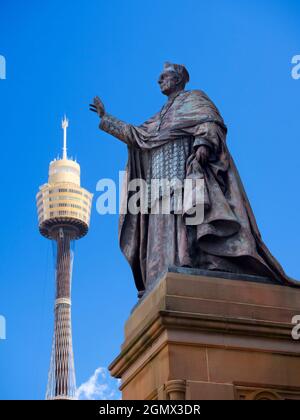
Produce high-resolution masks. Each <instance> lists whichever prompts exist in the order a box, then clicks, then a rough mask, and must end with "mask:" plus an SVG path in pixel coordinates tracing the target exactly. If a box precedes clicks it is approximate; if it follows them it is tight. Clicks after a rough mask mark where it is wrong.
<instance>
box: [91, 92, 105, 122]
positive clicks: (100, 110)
mask: <svg viewBox="0 0 300 420" xmlns="http://www.w3.org/2000/svg"><path fill="white" fill-rule="evenodd" d="M90 111H93V112H96V113H97V114H98V115H99V117H100V118H102V117H103V115H104V114H105V108H104V105H103V102H102V101H101V99H100V98H99V96H95V98H94V103H92V104H90Z"/></svg>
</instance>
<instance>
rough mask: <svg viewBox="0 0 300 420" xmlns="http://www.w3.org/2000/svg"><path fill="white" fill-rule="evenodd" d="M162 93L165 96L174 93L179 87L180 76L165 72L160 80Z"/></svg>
mask: <svg viewBox="0 0 300 420" xmlns="http://www.w3.org/2000/svg"><path fill="white" fill-rule="evenodd" d="M158 84H159V86H160V90H161V93H163V94H164V95H170V94H171V93H172V92H174V91H175V90H176V88H177V86H178V76H177V74H176V73H175V72H173V71H165V72H163V73H162V74H161V75H160V76H159V79H158Z"/></svg>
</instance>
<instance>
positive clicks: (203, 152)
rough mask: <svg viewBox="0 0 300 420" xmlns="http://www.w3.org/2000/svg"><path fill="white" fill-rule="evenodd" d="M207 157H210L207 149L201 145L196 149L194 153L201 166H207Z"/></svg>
mask: <svg viewBox="0 0 300 420" xmlns="http://www.w3.org/2000/svg"><path fill="white" fill-rule="evenodd" d="M209 155H210V150H209V147H207V146H205V145H201V146H199V147H198V149H197V151H196V158H197V160H198V162H199V163H200V164H201V165H202V166H205V165H206V164H207V162H208V159H209Z"/></svg>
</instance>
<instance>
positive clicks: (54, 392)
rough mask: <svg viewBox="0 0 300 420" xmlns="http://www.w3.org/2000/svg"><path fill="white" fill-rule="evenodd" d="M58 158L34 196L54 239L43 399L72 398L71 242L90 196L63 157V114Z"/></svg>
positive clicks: (82, 226)
mask: <svg viewBox="0 0 300 420" xmlns="http://www.w3.org/2000/svg"><path fill="white" fill-rule="evenodd" d="M62 128H63V131H64V142H63V155H62V159H57V160H53V161H52V162H51V163H50V165H49V176H48V183H47V184H44V185H42V186H41V187H40V189H39V192H38V194H37V196H36V200H37V211H38V221H39V230H40V233H41V234H42V235H43V236H45V237H46V238H49V239H53V240H54V241H56V255H55V258H56V297H55V308H54V313H55V325H54V336H53V345H52V355H51V362H50V369H49V377H48V385H47V393H46V399H75V398H76V380H75V369H74V357H73V346H72V324H71V280H72V265H73V255H74V253H73V250H72V243H73V241H74V240H75V239H79V238H81V237H82V236H84V235H85V234H86V233H87V231H88V229H89V223H90V213H91V202H92V197H93V195H92V194H91V193H90V192H88V191H87V190H86V189H84V188H82V187H81V186H80V166H79V164H78V163H77V162H76V161H74V160H72V159H69V158H68V157H67V128H68V120H67V119H66V117H65V118H64V120H63V121H62Z"/></svg>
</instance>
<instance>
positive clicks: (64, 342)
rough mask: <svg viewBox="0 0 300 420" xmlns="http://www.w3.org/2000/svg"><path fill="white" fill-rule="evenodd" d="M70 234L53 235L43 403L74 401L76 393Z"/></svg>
mask: <svg viewBox="0 0 300 420" xmlns="http://www.w3.org/2000/svg"><path fill="white" fill-rule="evenodd" d="M71 243H72V232H70V231H69V230H68V229H66V228H62V227H61V228H59V230H58V232H57V235H56V299H55V312H54V313H55V320H54V336H53V345H52V355H51V364H50V371H49V379H48V387H47V395H46V398H47V399H74V398H75V393H76V381H75V369H74V356H73V345H72V327H71V281H72V266H73V251H72V249H71Z"/></svg>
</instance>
